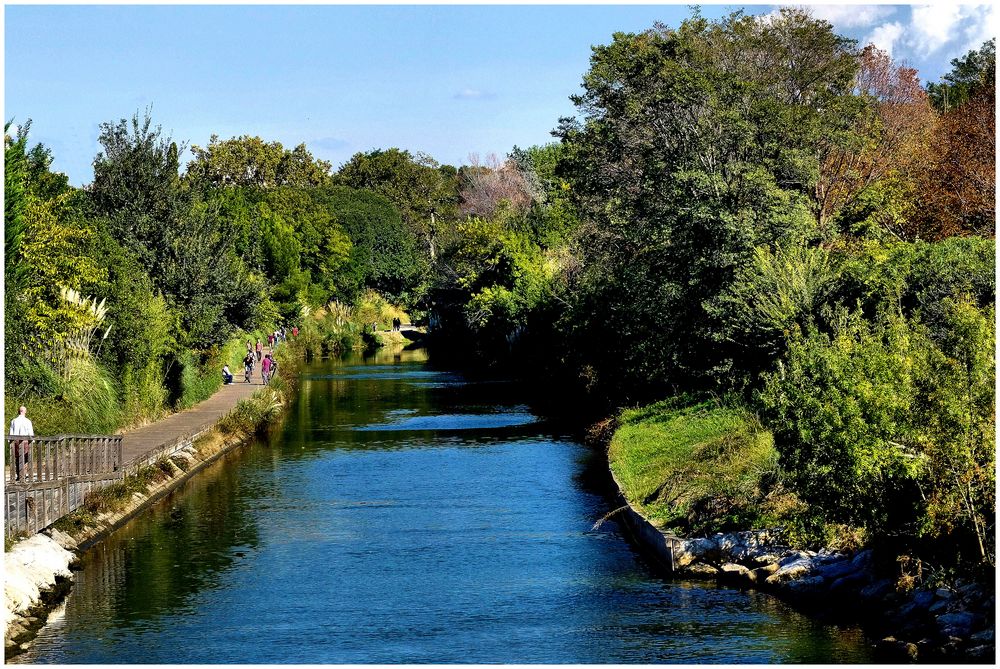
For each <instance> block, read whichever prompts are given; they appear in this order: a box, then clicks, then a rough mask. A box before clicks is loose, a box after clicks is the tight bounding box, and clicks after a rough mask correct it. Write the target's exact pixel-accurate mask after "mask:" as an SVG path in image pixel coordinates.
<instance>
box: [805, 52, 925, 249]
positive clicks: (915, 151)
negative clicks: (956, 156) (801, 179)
mask: <svg viewBox="0 0 1000 669" xmlns="http://www.w3.org/2000/svg"><path fill="white" fill-rule="evenodd" d="M855 92H856V94H857V95H858V96H859V98H860V99H862V100H864V101H866V102H867V108H866V109H865V111H864V113H862V114H859V115H858V117H857V120H856V122H855V124H854V127H853V133H851V134H849V135H848V137H849V140H848V141H843V142H840V143H839V144H837V145H830V146H829V150H828V151H827V153H826V155H825V158H824V160H823V162H822V165H821V167H820V176H819V179H818V180H817V183H816V202H817V205H818V207H819V215H820V221H821V222H822V221H825V220H828V219H830V218H833V217H835V216H836V215H837V214H838V213H839V212H842V211H845V208H846V210H847V212H851V210H852V205H857V200H858V198H859V197H862V196H865V195H869V196H870V195H871V191H873V190H882V191H886V190H891V189H888V188H887V187H886V184H885V183H880V182H887V181H892V182H894V183H898V182H899V181H903V182H908V181H912V178H913V173H914V172H915V171H916V169H917V168H918V167H919V165H920V164H921V163H922V161H923V159H924V155H923V154H924V153H925V152H926V150H927V144H928V142H929V139H930V135H931V132H932V131H933V128H934V121H935V115H934V111H933V109H932V108H931V105H930V102H929V100H928V96H927V93H926V92H925V91H924V89H923V88H922V87H921V86H920V81H919V79H918V78H917V71H916V70H915V69H913V68H910V67H906V66H905V65H899V64H897V63H895V62H894V61H893V60H892V58H891V57H890V56H889V54H887V53H886V52H884V51H881V50H880V49H877V48H876V47H875V46H873V45H869V46H867V47H865V48H864V49H863V50H862V51H861V53H860V54H859V56H858V73H857V76H856V77H855ZM897 190H898V189H897ZM883 209H884V212H887V211H890V210H891V209H892V208H891V207H884V208H883ZM845 218H850V216H849V215H848V216H846V217H845ZM876 218H877V219H878V220H876V221H875V223H876V224H877V225H879V227H881V228H883V229H885V230H887V231H889V232H890V233H892V234H893V235H895V236H903V233H902V231H901V230H899V229H898V226H897V223H898V221H899V218H898V217H896V216H890V215H884V213H883V214H878V215H876Z"/></svg>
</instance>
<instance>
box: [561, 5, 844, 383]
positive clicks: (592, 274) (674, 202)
mask: <svg viewBox="0 0 1000 669" xmlns="http://www.w3.org/2000/svg"><path fill="white" fill-rule="evenodd" d="M856 68H857V64H856V59H855V53H854V50H853V42H851V41H850V40H847V39H845V38H842V37H839V36H837V35H836V34H834V33H833V31H832V29H831V27H830V25H829V24H828V23H826V22H823V21H816V20H813V19H811V18H810V17H809V16H808V15H806V14H804V13H803V12H801V11H797V10H788V9H783V10H782V11H781V12H780V14H779V15H778V16H777V17H774V18H771V19H769V20H767V21H762V20H761V19H759V18H758V17H749V16H744V15H742V14H740V13H736V14H733V15H730V16H728V17H726V18H724V19H722V20H720V21H717V22H709V21H707V20H705V19H704V18H702V17H700V16H698V15H695V17H694V18H692V19H689V20H687V21H685V22H684V23H682V25H681V26H680V27H679V28H678V29H676V30H672V29H669V28H666V27H664V26H657V27H656V28H654V29H652V30H649V31H646V32H644V33H641V34H621V33H618V34H616V35H615V36H614V40H613V42H612V43H611V44H609V45H605V46H599V47H595V49H594V54H593V56H592V58H591V68H590V70H589V72H588V73H587V74H586V75H585V76H584V83H583V86H584V92H583V93H582V94H581V95H579V96H576V97H574V98H573V100H574V102H575V103H576V105H577V107H578V108H579V110H580V111H581V112H582V115H583V118H582V120H575V119H563V120H562V122H561V125H560V128H559V130H558V131H557V132H558V135H559V136H560V137H561V138H562V141H563V144H564V148H565V156H564V157H563V159H562V160H561V162H560V165H559V170H558V172H557V174H558V175H559V176H561V177H562V178H565V179H566V180H567V181H568V182H569V184H570V192H571V194H572V197H573V199H574V202H575V203H576V204H577V205H578V207H579V208H580V211H581V214H582V216H583V217H584V218H585V219H586V224H585V225H584V227H583V228H582V229H581V235H580V242H579V246H580V247H581V248H582V249H584V259H583V260H584V265H585V267H586V268H587V269H586V271H585V273H584V275H583V276H582V278H581V281H580V283H579V284H578V287H579V290H578V291H577V293H576V294H575V295H574V296H573V298H572V299H573V301H574V303H575V308H574V309H573V310H572V313H573V316H572V318H571V320H570V321H568V322H567V326H568V328H569V329H571V331H575V333H576V334H577V335H579V337H578V338H577V339H575V340H574V341H576V342H579V344H578V348H579V349H580V350H581V351H582V353H583V356H584V361H583V364H589V365H591V366H592V367H593V368H594V369H595V370H596V373H597V374H598V376H601V375H602V374H603V375H604V376H605V377H606V379H605V380H607V381H615V382H617V383H619V384H620V385H621V389H622V390H623V391H624V390H625V388H626V387H627V388H628V389H629V391H630V392H631V391H635V390H641V389H640V388H638V387H637V386H636V384H635V383H634V382H633V381H632V380H631V379H630V380H628V382H627V383H626V381H625V377H637V378H639V379H649V380H650V382H651V383H652V384H653V385H654V386H659V387H660V388H662V387H663V386H664V385H668V386H669V385H671V384H677V383H681V384H688V383H704V382H705V381H707V380H708V379H707V378H706V375H707V374H708V375H710V374H712V373H713V370H715V373H721V372H722V371H723V370H724V369H725V360H726V359H727V357H729V353H728V351H727V350H726V347H725V346H723V342H720V341H718V339H717V338H715V337H714V335H713V333H714V332H715V331H716V330H717V328H718V325H717V323H715V321H714V319H713V317H712V315H711V314H710V313H709V312H708V311H707V310H706V308H705V305H706V304H708V303H709V302H710V301H711V300H712V299H713V298H714V297H715V296H717V295H718V294H720V292H722V291H723V290H725V289H726V288H727V287H728V285H729V284H730V283H731V282H732V280H733V278H734V276H735V273H736V272H737V271H738V270H739V269H740V268H741V267H743V266H745V265H747V264H748V263H750V262H751V261H752V259H753V249H754V248H756V247H758V246H768V245H774V244H780V245H783V246H788V245H791V244H802V243H805V242H806V241H808V240H810V239H816V238H817V237H819V236H820V235H822V234H830V232H831V230H830V229H829V226H828V225H827V222H826V221H824V220H823V219H822V218H821V216H820V208H819V207H818V206H817V204H816V201H815V188H814V186H815V184H816V181H817V178H818V174H819V166H820V164H821V162H822V156H823V153H824V151H826V150H829V147H828V145H829V143H830V142H831V139H830V138H831V137H832V138H834V140H835V141H839V140H837V138H839V137H840V136H841V135H842V134H844V133H846V132H848V130H849V129H850V128H851V127H852V119H853V118H854V115H855V114H856V113H857V112H858V109H859V105H857V104H856V102H855V101H854V100H853V99H852V95H851V92H852V85H853V79H854V73H855V71H856Z"/></svg>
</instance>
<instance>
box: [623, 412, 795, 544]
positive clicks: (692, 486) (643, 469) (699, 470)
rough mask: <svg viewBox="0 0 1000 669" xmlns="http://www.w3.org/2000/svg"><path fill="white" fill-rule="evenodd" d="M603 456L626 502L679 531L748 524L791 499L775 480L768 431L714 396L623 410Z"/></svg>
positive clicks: (770, 517) (766, 519)
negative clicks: (619, 485) (702, 399)
mask: <svg viewBox="0 0 1000 669" xmlns="http://www.w3.org/2000/svg"><path fill="white" fill-rule="evenodd" d="M608 459H609V461H610V464H611V469H612V471H613V472H614V474H615V477H616V478H617V479H618V482H619V483H620V484H621V486H622V489H623V491H624V493H625V495H626V497H627V498H628V500H629V502H631V503H632V505H633V506H635V507H636V509H637V510H639V511H640V512H641V513H643V514H644V515H645V516H646V518H648V519H649V520H650V521H652V522H653V523H654V524H656V525H658V526H661V527H669V528H672V529H675V530H677V531H679V532H691V533H702V532H710V531H723V530H735V529H751V528H752V527H753V526H761V525H764V524H768V523H770V522H773V521H774V520H776V518H777V516H778V515H780V509H781V507H783V506H787V505H788V503H789V502H790V500H789V496H788V495H787V494H781V492H780V489H779V488H778V487H777V486H776V485H775V483H776V480H777V477H776V473H777V466H778V453H777V451H776V450H775V448H774V440H773V438H772V437H771V433H770V432H768V431H767V430H765V429H764V428H763V427H762V426H761V424H760V422H759V421H758V420H757V418H756V416H754V415H753V414H752V413H750V412H749V411H747V410H745V409H742V408H740V407H732V406H726V405H724V404H722V403H720V402H716V401H706V402H698V403H694V404H690V403H689V404H684V403H683V402H682V401H681V400H677V399H674V400H667V401H665V402H658V403H656V404H653V405H650V406H647V407H642V408H639V409H632V410H627V411H624V412H623V413H622V415H621V416H620V418H619V427H618V429H617V430H616V431H615V434H614V436H613V437H612V439H611V444H610V445H609V448H608Z"/></svg>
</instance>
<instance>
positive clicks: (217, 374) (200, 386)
mask: <svg viewBox="0 0 1000 669" xmlns="http://www.w3.org/2000/svg"><path fill="white" fill-rule="evenodd" d="M250 336H252V335H246V334H240V335H236V336H234V337H233V338H231V339H230V340H229V341H228V342H226V344H225V345H224V346H223V347H222V349H220V350H213V351H209V352H208V353H207V354H205V355H203V356H200V357H201V358H202V359H200V360H199V355H198V354H197V353H195V352H194V351H182V352H181V353H180V354H179V355H178V356H177V364H179V365H181V396H180V399H179V401H178V403H177V408H178V409H187V408H190V407H192V406H194V405H195V404H198V403H199V402H202V401H204V400H206V399H208V398H209V397H211V396H212V395H213V394H214V393H215V391H217V390H218V389H219V388H221V387H222V366H223V365H226V364H228V365H229V366H230V369H231V370H238V369H240V365H241V361H242V360H243V357H244V356H245V355H246V340H247V339H248V338H249V337H250ZM254 341H255V342H256V339H254ZM235 373H236V372H234V374H235Z"/></svg>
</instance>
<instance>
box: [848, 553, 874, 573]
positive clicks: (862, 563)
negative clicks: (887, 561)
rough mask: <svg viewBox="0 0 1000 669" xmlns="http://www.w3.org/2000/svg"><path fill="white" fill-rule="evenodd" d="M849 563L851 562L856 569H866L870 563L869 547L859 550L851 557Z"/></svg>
mask: <svg viewBox="0 0 1000 669" xmlns="http://www.w3.org/2000/svg"><path fill="white" fill-rule="evenodd" d="M851 564H853V565H854V566H855V567H857V568H858V569H866V568H868V567H870V566H871V564H872V551H871V549H869V550H866V551H861V552H860V553H858V554H857V555H855V556H854V557H853V558H852V559H851Z"/></svg>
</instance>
